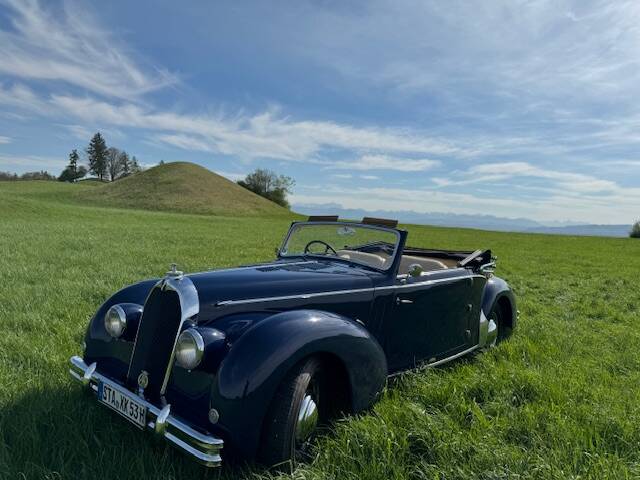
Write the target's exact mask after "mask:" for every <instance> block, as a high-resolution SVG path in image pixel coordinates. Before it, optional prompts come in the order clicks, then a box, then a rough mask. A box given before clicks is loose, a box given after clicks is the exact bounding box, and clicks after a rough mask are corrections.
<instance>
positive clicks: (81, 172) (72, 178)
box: [58, 165, 87, 182]
mask: <svg viewBox="0 0 640 480" xmlns="http://www.w3.org/2000/svg"><path fill="white" fill-rule="evenodd" d="M86 174H87V167H85V166H84V165H80V166H79V167H77V168H76V170H75V172H74V171H73V170H72V169H71V167H70V166H67V167H65V169H64V170H63V171H62V173H61V174H60V176H59V177H58V180H60V181H61V182H76V181H77V180H78V179H80V178H82V177H84V176H85V175H86Z"/></svg>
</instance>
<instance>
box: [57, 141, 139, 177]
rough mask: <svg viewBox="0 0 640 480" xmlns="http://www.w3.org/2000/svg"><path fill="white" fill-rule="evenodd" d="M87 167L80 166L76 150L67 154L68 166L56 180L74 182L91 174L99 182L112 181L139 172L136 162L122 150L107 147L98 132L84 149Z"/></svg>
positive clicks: (134, 158)
mask: <svg viewBox="0 0 640 480" xmlns="http://www.w3.org/2000/svg"><path fill="white" fill-rule="evenodd" d="M85 152H86V155H87V163H88V166H86V167H85V166H84V165H80V164H79V161H80V155H79V154H78V150H77V149H75V148H74V149H73V150H72V151H71V153H70V154H69V164H68V165H67V166H66V167H65V169H64V170H63V171H62V173H61V174H60V176H59V177H58V180H60V181H61V182H75V181H77V180H79V179H81V178H83V177H85V176H86V175H87V173H91V174H93V175H95V176H96V177H98V179H99V180H100V181H112V182H113V181H114V180H117V179H119V178H123V177H126V176H129V175H131V174H133V173H136V172H139V171H140V170H141V167H140V165H139V164H138V160H137V159H136V157H135V155H134V156H131V157H130V156H129V154H128V153H127V152H125V151H124V150H120V149H118V148H116V147H107V142H106V141H105V139H104V137H103V136H102V134H101V133H100V132H97V133H96V134H95V135H94V136H93V137H92V138H91V141H90V142H89V145H88V146H87V148H86V149H85Z"/></svg>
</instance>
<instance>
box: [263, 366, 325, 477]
mask: <svg viewBox="0 0 640 480" xmlns="http://www.w3.org/2000/svg"><path fill="white" fill-rule="evenodd" d="M323 377H324V372H323V369H322V364H321V363H320V361H319V360H318V359H315V358H310V359H308V360H305V361H303V362H302V363H300V364H298V366H297V367H295V368H294V369H293V370H292V371H291V372H290V373H289V374H288V375H287V377H286V378H285V379H284V380H283V382H282V384H281V385H280V387H279V388H278V391H277V392H276V394H275V396H274V399H273V401H272V403H271V406H270V408H269V412H268V413H267V417H266V418H265V423H264V429H263V436H262V443H261V447H260V454H259V459H260V461H261V462H262V463H264V464H266V465H268V466H274V465H277V466H283V467H289V468H292V467H293V466H294V464H295V463H296V462H300V461H303V460H305V459H307V458H308V456H309V450H310V444H311V441H312V440H313V438H314V436H315V434H316V433H317V430H318V427H319V425H320V424H321V423H322V422H323V421H324V420H325V415H324V410H325V409H324V405H323V403H322V402H323V398H322V391H323V383H324V382H323Z"/></svg>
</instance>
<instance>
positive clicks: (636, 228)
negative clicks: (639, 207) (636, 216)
mask: <svg viewBox="0 0 640 480" xmlns="http://www.w3.org/2000/svg"><path fill="white" fill-rule="evenodd" d="M629 236H630V237H631V238H640V220H638V221H637V222H636V223H634V224H633V227H631V231H630V232H629Z"/></svg>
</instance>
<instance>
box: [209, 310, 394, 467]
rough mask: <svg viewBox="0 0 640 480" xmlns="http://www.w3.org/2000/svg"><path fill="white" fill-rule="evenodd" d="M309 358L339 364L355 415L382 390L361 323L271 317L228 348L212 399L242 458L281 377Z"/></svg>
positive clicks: (328, 316) (381, 371)
mask: <svg viewBox="0 0 640 480" xmlns="http://www.w3.org/2000/svg"><path fill="white" fill-rule="evenodd" d="M314 354H330V355H333V356H334V357H336V358H337V359H338V360H339V361H340V362H341V363H342V364H343V366H344V368H345V370H346V373H347V376H348V380H349V386H350V389H351V391H350V398H351V403H352V405H351V406H352V409H353V411H354V412H358V411H360V410H363V409H365V408H368V407H369V406H370V405H372V404H373V402H374V401H375V400H376V399H377V397H378V395H379V394H380V392H381V391H382V388H383V387H384V384H385V381H386V376H387V364H386V359H385V356H384V352H383V351H382V348H381V347H380V345H379V344H378V342H377V341H376V340H375V338H373V336H372V335H371V334H370V333H369V332H368V330H367V329H366V328H365V327H364V326H363V325H360V324H359V323H357V322H355V321H353V320H351V319H349V318H345V317H342V316H340V315H336V314H333V313H328V312H324V311H318V310H293V311H288V312H283V313H277V314H275V315H272V316H270V317H268V318H266V319H264V320H263V321H261V322H258V323H257V324H256V325H255V326H253V327H251V328H250V329H249V330H248V331H247V332H246V333H245V334H244V335H242V336H241V337H240V338H239V339H238V340H237V341H236V342H235V343H234V344H233V345H232V346H231V348H230V350H229V353H228V355H227V356H226V358H225V359H224V360H223V362H222V364H221V366H220V370H219V371H218V376H217V381H216V383H215V385H214V391H213V392H212V396H211V405H212V407H214V408H216V409H218V410H219V412H220V423H221V425H220V426H221V427H222V428H224V430H225V431H226V432H227V435H228V436H229V437H230V438H231V443H232V445H233V446H234V447H235V449H237V450H240V451H241V453H242V454H243V455H244V456H247V457H253V456H254V455H255V453H256V450H257V447H258V442H259V440H260V433H261V430H262V423H263V419H264V416H265V415H266V413H267V411H268V408H269V404H270V402H271V399H272V398H273V396H274V394H275V392H276V389H277V388H278V386H279V385H280V383H281V382H282V380H283V379H284V377H285V375H286V374H287V373H288V372H289V371H290V370H291V369H292V368H293V367H294V366H295V365H296V364H297V363H298V362H300V361H301V360H303V359H304V358H306V357H309V356H312V355H314Z"/></svg>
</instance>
